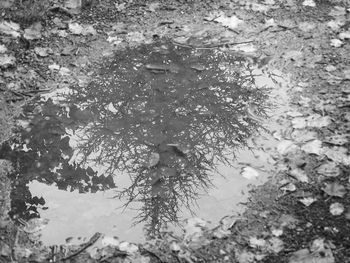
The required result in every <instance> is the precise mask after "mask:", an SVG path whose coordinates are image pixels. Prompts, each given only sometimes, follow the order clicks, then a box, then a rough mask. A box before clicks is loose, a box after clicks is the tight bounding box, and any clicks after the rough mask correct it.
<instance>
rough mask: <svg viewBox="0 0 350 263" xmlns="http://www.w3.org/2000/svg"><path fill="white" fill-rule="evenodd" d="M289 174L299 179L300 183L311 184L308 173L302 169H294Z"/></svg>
mask: <svg viewBox="0 0 350 263" xmlns="http://www.w3.org/2000/svg"><path fill="white" fill-rule="evenodd" d="M289 174H290V175H291V176H292V177H293V178H295V179H297V180H298V181H300V182H303V183H308V182H309V178H308V176H307V174H306V172H305V171H304V170H302V169H300V168H294V169H293V170H291V171H290V172H289Z"/></svg>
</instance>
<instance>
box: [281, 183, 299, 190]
mask: <svg viewBox="0 0 350 263" xmlns="http://www.w3.org/2000/svg"><path fill="white" fill-rule="evenodd" d="M296 189H297V187H296V186H295V184H293V183H288V184H286V185H284V186H282V187H281V190H282V191H286V192H294V191H295V190H296Z"/></svg>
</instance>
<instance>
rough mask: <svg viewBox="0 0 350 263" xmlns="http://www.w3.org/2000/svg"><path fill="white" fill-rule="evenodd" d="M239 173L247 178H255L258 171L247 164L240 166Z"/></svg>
mask: <svg viewBox="0 0 350 263" xmlns="http://www.w3.org/2000/svg"><path fill="white" fill-rule="evenodd" d="M241 175H242V176H243V177H244V178H246V179H248V180H252V179H255V178H257V177H258V176H259V173H258V171H257V170H255V169H254V168H252V167H249V166H247V167H243V168H242V170H241Z"/></svg>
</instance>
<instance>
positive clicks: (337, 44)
mask: <svg viewBox="0 0 350 263" xmlns="http://www.w3.org/2000/svg"><path fill="white" fill-rule="evenodd" d="M343 44H344V43H343V41H341V40H340V39H336V38H333V39H331V43H330V45H331V46H332V47H341V46H342V45H343Z"/></svg>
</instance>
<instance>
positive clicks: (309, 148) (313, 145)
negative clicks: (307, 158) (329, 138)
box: [301, 140, 323, 155]
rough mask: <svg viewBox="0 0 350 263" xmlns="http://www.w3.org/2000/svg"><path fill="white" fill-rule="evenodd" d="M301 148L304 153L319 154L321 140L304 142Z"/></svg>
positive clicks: (321, 149) (321, 151)
mask: <svg viewBox="0 0 350 263" xmlns="http://www.w3.org/2000/svg"><path fill="white" fill-rule="evenodd" d="M301 150H302V151H304V152H306V153H312V154H316V155H321V154H322V153H323V148H322V142H321V141H320V140H313V141H311V142H308V143H306V144H304V145H303V146H302V147H301Z"/></svg>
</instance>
